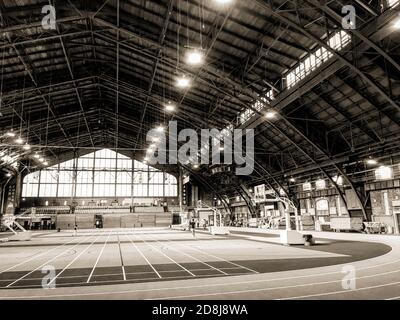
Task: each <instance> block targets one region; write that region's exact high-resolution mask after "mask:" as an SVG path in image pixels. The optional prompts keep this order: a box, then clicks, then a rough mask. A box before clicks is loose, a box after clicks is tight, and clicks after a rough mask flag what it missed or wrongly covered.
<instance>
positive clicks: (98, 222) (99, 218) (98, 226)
mask: <svg viewBox="0 0 400 320" xmlns="http://www.w3.org/2000/svg"><path fill="white" fill-rule="evenodd" d="M94 225H95V228H96V229H103V216H102V215H96V217H95V222H94Z"/></svg>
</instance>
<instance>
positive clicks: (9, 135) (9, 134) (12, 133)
mask: <svg viewBox="0 0 400 320" xmlns="http://www.w3.org/2000/svg"><path fill="white" fill-rule="evenodd" d="M6 136H7V137H10V138H14V137H15V133H14V131H12V130H11V131H8V132H7V133H6Z"/></svg>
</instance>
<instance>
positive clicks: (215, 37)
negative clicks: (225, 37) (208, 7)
mask: <svg viewBox="0 0 400 320" xmlns="http://www.w3.org/2000/svg"><path fill="white" fill-rule="evenodd" d="M233 8H234V7H233V6H231V7H230V8H229V9H228V12H227V13H226V14H225V16H224V17H223V19H222V21H221V22H220V23H219V26H218V22H219V20H220V17H219V14H217V17H216V18H215V22H214V25H215V26H216V30H215V29H214V28H212V29H211V30H210V34H209V36H212V37H211V39H209V41H208V43H207V44H206V48H207V49H206V51H205V54H204V59H205V60H206V59H207V57H208V55H209V54H210V52H211V49H212V48H213V47H214V45H215V43H216V41H217V40H218V37H219V35H220V33H221V31H222V29H223V27H224V26H225V24H226V22H227V21H228V19H229V17H230V15H231V14H232V11H233ZM213 32H214V34H213ZM203 68H204V65H202V66H201V67H200V68H199V70H198V71H197V73H196V74H195V76H194V78H193V79H192V81H193V82H195V81H196V80H197V78H198V77H199V75H200V73H201V71H202V70H203ZM190 89H191V87H189V88H188V89H186V90H185V92H184V93H183V95H182V97H181V99H180V101H179V104H178V108H179V107H180V106H181V105H182V103H183V102H184V101H185V99H186V96H187V95H188V93H189V92H190Z"/></svg>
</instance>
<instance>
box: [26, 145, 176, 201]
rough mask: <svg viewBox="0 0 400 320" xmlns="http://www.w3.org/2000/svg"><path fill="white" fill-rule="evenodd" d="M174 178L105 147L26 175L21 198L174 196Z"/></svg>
mask: <svg viewBox="0 0 400 320" xmlns="http://www.w3.org/2000/svg"><path fill="white" fill-rule="evenodd" d="M177 195H178V182H177V179H176V178H175V177H174V176H172V175H170V174H168V173H165V172H162V171H159V170H157V169H155V168H152V167H150V166H147V165H146V164H144V163H142V162H139V161H136V160H132V159H131V158H129V157H126V156H124V155H122V154H119V153H116V152H114V151H112V150H109V149H104V150H100V151H96V152H94V153H90V154H87V155H85V156H82V157H80V158H77V159H72V160H69V161H66V162H62V163H60V164H58V165H55V166H52V167H49V168H46V169H43V170H41V171H37V172H34V173H31V174H29V175H27V176H26V177H25V178H24V185H23V191H22V196H23V197H24V198H30V197H32V198H33V197H42V198H44V197H45V198H50V197H57V198H71V197H74V198H105V197H107V198H110V197H113V198H127V197H140V198H141V197H177Z"/></svg>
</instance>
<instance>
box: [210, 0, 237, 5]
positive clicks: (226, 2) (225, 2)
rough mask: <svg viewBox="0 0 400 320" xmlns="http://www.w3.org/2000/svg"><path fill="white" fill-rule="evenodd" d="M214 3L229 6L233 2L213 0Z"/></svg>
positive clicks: (229, 0)
mask: <svg viewBox="0 0 400 320" xmlns="http://www.w3.org/2000/svg"><path fill="white" fill-rule="evenodd" d="M214 1H215V2H216V3H218V4H229V3H231V2H232V1H233V0H214Z"/></svg>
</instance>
